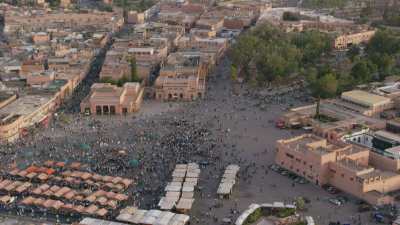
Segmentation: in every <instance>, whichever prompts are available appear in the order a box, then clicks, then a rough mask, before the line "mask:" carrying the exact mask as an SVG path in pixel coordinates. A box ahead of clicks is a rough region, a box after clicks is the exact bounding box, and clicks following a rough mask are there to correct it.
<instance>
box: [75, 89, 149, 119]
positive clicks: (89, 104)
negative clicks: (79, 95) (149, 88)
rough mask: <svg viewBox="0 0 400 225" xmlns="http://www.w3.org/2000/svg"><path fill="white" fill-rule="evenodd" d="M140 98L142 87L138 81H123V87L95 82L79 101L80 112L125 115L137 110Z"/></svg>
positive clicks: (98, 114) (140, 102)
mask: <svg viewBox="0 0 400 225" xmlns="http://www.w3.org/2000/svg"><path fill="white" fill-rule="evenodd" d="M142 100H143V87H142V86H141V85H140V84H139V83H125V84H124V86H123V87H117V86H115V85H112V84H109V83H95V84H93V86H92V87H91V91H90V94H89V95H88V96H87V97H86V98H85V99H84V100H83V101H82V102H81V112H82V113H85V114H88V115H97V116H100V115H127V114H131V113H134V112H137V111H139V109H140V106H141V104H142Z"/></svg>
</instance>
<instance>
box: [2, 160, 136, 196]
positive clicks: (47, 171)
mask: <svg viewBox="0 0 400 225" xmlns="http://www.w3.org/2000/svg"><path fill="white" fill-rule="evenodd" d="M3 176H4V177H6V178H10V179H14V180H21V181H32V182H35V183H44V182H46V183H50V184H53V185H59V186H61V185H63V184H69V185H71V186H74V187H77V188H83V187H85V188H91V189H103V190H110V191H117V192H121V191H125V190H126V189H128V188H129V187H130V185H131V184H133V180H131V179H127V178H122V177H112V176H102V175H100V174H96V173H90V172H86V171H79V170H70V169H67V170H55V169H53V168H50V167H45V166H35V165H32V166H29V167H27V168H25V169H13V170H11V171H10V172H6V173H5V174H4V175H3Z"/></svg>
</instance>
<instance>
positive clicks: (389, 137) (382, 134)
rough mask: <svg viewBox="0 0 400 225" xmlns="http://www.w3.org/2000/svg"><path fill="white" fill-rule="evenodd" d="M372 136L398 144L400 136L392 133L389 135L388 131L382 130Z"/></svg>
mask: <svg viewBox="0 0 400 225" xmlns="http://www.w3.org/2000/svg"><path fill="white" fill-rule="evenodd" d="M374 136H377V137H381V138H384V139H387V140H391V141H395V142H398V143H400V135H397V134H394V133H391V132H388V131H384V130H380V131H377V132H375V133H374Z"/></svg>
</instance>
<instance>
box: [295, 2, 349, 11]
mask: <svg viewBox="0 0 400 225" xmlns="http://www.w3.org/2000/svg"><path fill="white" fill-rule="evenodd" d="M348 2H349V0H303V4H302V5H303V6H304V7H308V8H317V9H321V8H343V7H345V6H346V4H347V3H348Z"/></svg>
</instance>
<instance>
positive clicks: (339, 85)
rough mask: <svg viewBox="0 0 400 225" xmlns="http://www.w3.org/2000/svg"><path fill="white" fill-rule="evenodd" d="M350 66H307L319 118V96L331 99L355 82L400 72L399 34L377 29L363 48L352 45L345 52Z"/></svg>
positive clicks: (308, 78)
mask: <svg viewBox="0 0 400 225" xmlns="http://www.w3.org/2000/svg"><path fill="white" fill-rule="evenodd" d="M347 55H348V56H349V58H350V60H351V61H352V67H351V70H350V71H337V70H336V71H335V70H334V69H332V67H331V66H330V65H324V66H323V67H321V68H318V69H315V68H310V69H309V70H308V71H307V72H308V73H307V80H308V83H309V87H310V89H311V91H312V94H313V96H314V97H316V98H317V110H316V117H319V116H320V115H319V102H320V99H321V98H331V97H334V96H335V95H336V94H339V93H341V92H342V91H347V90H350V89H353V88H354V86H355V85H359V84H366V83H369V82H371V81H380V80H383V79H384V78H385V77H387V76H389V75H396V74H398V73H399V72H400V69H399V65H398V63H396V62H397V61H398V60H399V59H400V35H399V34H398V33H395V32H393V31H389V30H380V31H378V32H377V34H376V35H375V36H374V37H373V38H372V39H371V41H370V42H369V43H368V44H367V46H366V48H365V53H363V49H361V48H360V47H359V46H354V47H352V48H351V49H350V50H349V51H348V52H347Z"/></svg>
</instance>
